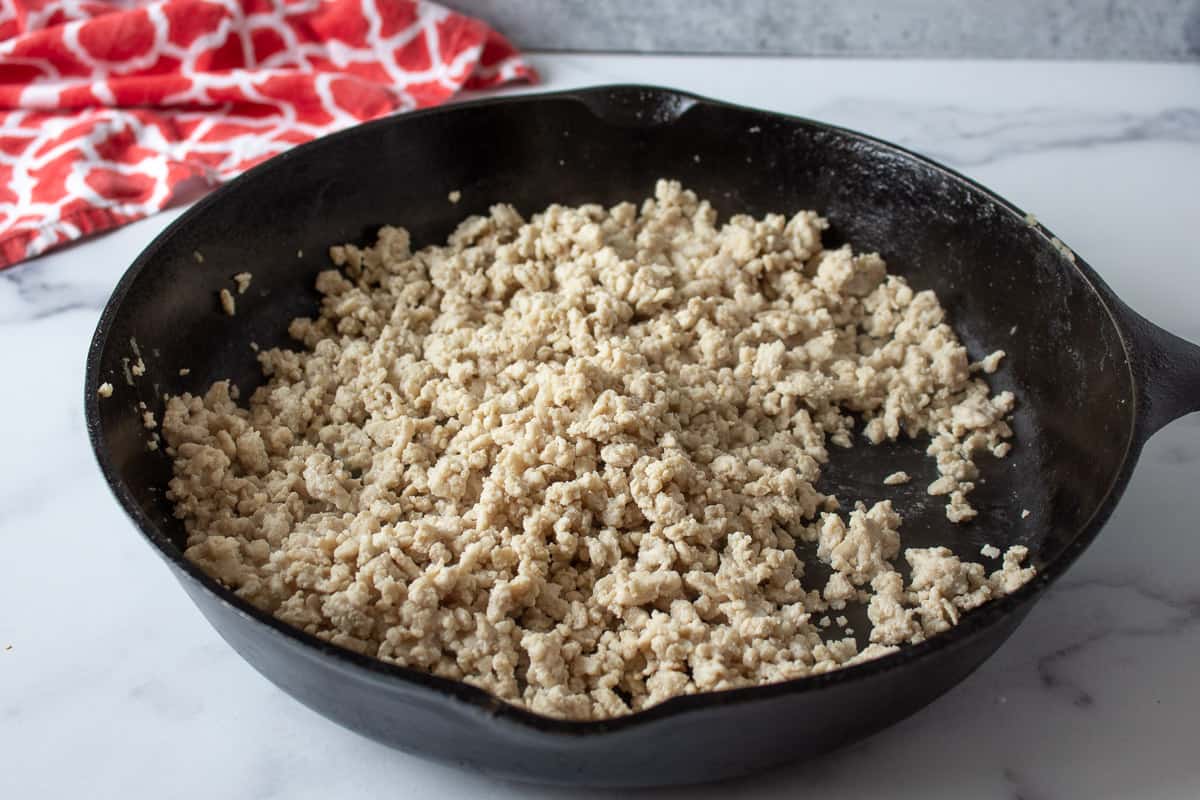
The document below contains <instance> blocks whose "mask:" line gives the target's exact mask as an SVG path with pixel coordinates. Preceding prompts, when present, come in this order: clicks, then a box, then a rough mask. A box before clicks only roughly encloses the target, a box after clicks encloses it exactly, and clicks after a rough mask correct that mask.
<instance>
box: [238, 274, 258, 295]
mask: <svg viewBox="0 0 1200 800" xmlns="http://www.w3.org/2000/svg"><path fill="white" fill-rule="evenodd" d="M253 280H254V276H253V275H252V274H251V273H249V272H239V273H238V274H237V275H234V276H233V282H234V283H235V284H236V285H237V293H238V294H245V293H246V290H247V289H249V288H250V282H251V281H253Z"/></svg>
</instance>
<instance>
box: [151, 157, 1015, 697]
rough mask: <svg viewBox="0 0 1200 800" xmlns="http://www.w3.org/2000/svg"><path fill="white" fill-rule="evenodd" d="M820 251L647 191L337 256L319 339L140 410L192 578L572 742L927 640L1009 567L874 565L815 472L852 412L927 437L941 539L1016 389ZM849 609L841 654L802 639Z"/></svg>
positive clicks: (863, 536)
mask: <svg viewBox="0 0 1200 800" xmlns="http://www.w3.org/2000/svg"><path fill="white" fill-rule="evenodd" d="M825 227H826V223H825V221H824V220H823V219H822V218H821V217H819V216H818V215H817V214H815V213H813V212H811V211H802V212H800V213H798V214H796V215H795V216H793V217H791V218H790V219H788V218H786V217H784V216H782V215H779V214H768V215H767V216H765V217H763V218H762V219H752V218H751V217H748V216H735V217H733V218H731V219H730V220H729V221H728V222H726V223H725V224H724V225H718V223H717V215H716V213H715V211H714V210H713V209H712V207H711V206H710V205H709V204H708V203H707V202H703V201H700V200H698V199H697V198H696V196H695V195H694V194H692V193H691V192H688V191H684V190H683V189H682V188H681V187H680V186H679V184H677V183H674V182H669V181H661V182H659V184H658V186H657V187H656V191H655V197H654V198H653V199H649V200H646V201H645V202H643V204H642V205H641V207H640V209H639V208H638V207H637V206H635V205H633V204H631V203H622V204H619V205H617V206H615V207H613V208H610V209H605V208H602V207H600V206H597V205H588V206H582V207H580V208H564V207H561V206H551V207H549V208H547V209H546V210H545V211H543V212H541V213H540V214H536V215H534V216H533V218H532V219H530V220H529V221H526V220H524V219H523V218H522V217H521V216H520V215H519V214H518V213H517V211H516V210H515V209H513V208H512V207H511V206H507V205H497V206H494V207H493V208H492V209H491V214H490V216H487V217H479V216H473V217H469V218H468V219H466V220H465V221H464V222H463V223H462V224H461V225H460V226H459V227H458V229H457V230H456V231H455V232H454V233H453V234H452V235H451V236H450V238H449V241H448V243H447V244H446V245H445V246H440V247H427V248H425V249H423V250H420V251H418V252H416V253H413V252H412V251H411V250H410V246H409V236H408V233H407V232H406V231H404V230H403V229H400V228H393V227H386V228H384V229H383V230H381V231H380V233H379V239H378V242H377V243H376V245H375V246H373V247H370V248H367V249H365V250H363V249H359V248H357V247H354V246H352V245H346V246H341V247H334V248H332V251H331V255H332V260H333V263H334V265H336V266H337V267H338V269H330V270H327V271H325V272H322V273H321V274H320V275H319V276H318V278H317V289H318V290H319V291H320V292H321V294H322V295H324V300H323V301H322V304H321V309H320V315H319V316H318V317H317V318H316V319H307V318H302V319H297V320H294V321H293V322H292V324H291V326H290V333H291V334H292V336H293V337H294V338H295V339H296V340H297V341H298V342H299V343H300V348H299V349H298V350H295V351H293V350H281V349H272V350H265V351H263V352H262V353H260V354H259V356H258V359H259V361H260V363H261V365H262V368H263V371H264V373H265V375H266V376H267V379H268V380H267V382H266V384H265V385H263V386H262V387H260V388H259V389H257V390H256V391H255V392H254V394H253V396H252V397H251V398H250V401H249V404H248V406H246V407H242V406H239V405H238V404H237V403H236V402H235V398H234V397H233V396H232V391H231V386H230V384H228V383H227V382H218V383H216V384H214V385H213V386H212V387H211V388H210V389H209V391H208V392H207V393H206V394H205V395H204V396H192V395H188V394H184V395H182V396H179V397H173V398H171V399H170V400H169V402H168V404H167V407H166V411H165V414H164V417H163V424H162V429H163V433H164V435H165V438H166V441H167V444H168V445H169V447H168V451H167V452H168V453H169V455H171V456H172V457H173V459H174V474H175V477H174V479H173V480H172V481H171V484H170V492H169V497H170V498H171V499H172V500H173V501H174V503H175V509H176V513H177V515H178V516H179V517H181V518H182V519H183V520H184V523H185V525H186V528H187V531H188V534H189V539H188V545H189V546H188V549H187V556H188V557H189V558H190V559H192V560H193V561H195V562H196V563H197V564H199V565H200V566H201V567H203V568H204V569H205V570H206V571H207V572H209V573H210V574H211V575H213V576H214V577H216V578H217V579H219V580H220V581H222V582H223V583H225V584H226V585H228V586H229V587H231V588H232V589H234V590H235V591H236V592H237V593H238V594H240V595H241V596H243V597H245V598H247V599H248V600H249V601H250V602H252V603H254V604H256V605H258V606H259V607H261V608H263V609H266V610H268V611H270V612H271V613H273V614H275V615H276V616H278V617H279V618H280V619H282V620H284V621H286V622H289V623H291V624H293V625H296V626H298V627H300V628H303V629H304V630H307V631H309V632H311V633H313V634H316V635H317V636H320V637H322V638H324V639H327V640H329V641H331V642H334V643H336V644H339V645H342V646H344V647H347V648H350V649H353V650H356V651H358V652H361V653H367V654H370V655H373V656H377V657H378V658H381V659H383V660H385V661H389V662H393V663H397V664H403V665H407V666H409V667H414V668H417V669H422V670H428V671H430V672H433V673H435V674H438V675H442V676H445V677H448V678H455V679H461V680H464V681H467V682H469V683H472V684H475V685H477V686H480V687H483V688H485V689H487V690H489V691H491V692H493V693H494V694H495V695H497V696H499V697H501V698H503V699H505V700H507V701H509V702H512V703H516V704H519V705H524V706H526V707H528V708H530V709H533V710H534V711H537V712H541V713H544V714H548V715H551V716H555V717H567V718H574V719H594V718H602V717H609V716H614V715H620V714H627V713H629V712H631V711H636V710H638V709H643V708H646V707H648V706H651V705H654V704H655V703H659V702H662V701H663V700H666V699H668V698H671V697H674V696H676V695H680V694H689V693H694V692H700V691H710V690H719V689H728V688H732V687H737V686H748V685H754V684H760V683H766V682H773V681H781V680H787V679H791V678H799V677H803V676H806V675H812V674H816V673H821V672H826V671H828V670H833V669H837V668H839V667H844V666H847V665H850V664H854V663H858V662H860V661H864V660H867V659H870V658H875V657H878V656H880V655H883V654H885V653H888V652H891V651H892V650H894V649H895V648H896V646H898V645H900V644H903V643H908V642H918V641H921V640H923V639H924V638H926V637H928V636H930V635H932V634H934V633H937V632H939V631H942V630H945V629H947V628H948V627H950V626H951V625H953V624H955V623H956V622H957V621H958V620H959V618H960V615H961V614H962V613H963V612H965V611H967V610H969V609H971V608H974V607H976V606H978V605H979V604H981V603H983V602H985V601H986V600H988V599H989V598H991V597H995V596H998V595H1002V594H1005V593H1007V592H1011V591H1013V590H1014V589H1016V588H1017V587H1018V586H1020V585H1021V584H1022V583H1023V582H1024V581H1026V580H1028V579H1029V578H1030V577H1031V576H1032V574H1033V571H1032V568H1025V567H1022V566H1021V564H1022V561H1023V559H1024V558H1025V556H1026V553H1025V551H1024V549H1023V548H1012V549H1011V550H1009V552H1008V553H1007V554H1006V555H1005V558H1004V562H1003V566H1002V568H1001V569H999V570H997V571H996V572H994V573H993V574H991V575H990V576H989V575H987V574H986V573H985V570H984V567H983V566H982V565H980V564H974V563H968V562H963V561H961V560H960V559H959V558H958V557H956V556H955V555H954V554H952V553H951V552H950V551H949V550H947V549H945V548H931V549H909V550H907V551H904V552H903V554H902V553H901V544H900V534H899V529H900V525H901V518H900V514H899V513H897V511H896V510H895V509H893V508H892V505H891V503H890V502H888V501H883V502H879V503H876V504H874V505H873V506H871V507H870V508H868V507H866V506H865V505H863V504H862V503H855V502H853V498H843V500H849V501H852V502H851V507H850V508H851V510H850V511H849V513H848V514H844V515H843V514H840V513H837V509H838V508H839V507H840V506H839V499H838V498H834V497H832V496H827V495H825V494H823V493H822V492H821V491H820V490H819V489H818V486H819V485H820V482H819V481H820V475H821V466H822V465H823V464H825V463H826V462H827V461H828V460H829V459H830V458H831V453H830V451H829V450H828V449H827V446H828V443H830V442H832V443H833V444H834V445H837V446H839V447H844V446H848V445H850V444H851V441H852V437H853V435H854V430H855V427H856V417H857V418H858V419H861V421H862V426H861V430H862V435H863V436H865V438H866V439H867V440H869V441H870V442H873V443H879V442H882V441H885V440H890V439H896V438H897V437H900V436H901V435H905V436H910V437H917V436H929V437H930V444H929V447H928V453H929V455H930V456H932V457H933V458H934V459H936V462H937V466H938V469H939V472H940V475H941V477H940V478H939V479H938V480H937V481H936V482H935V484H934V485H933V486H931V487H930V492H931V493H934V494H940V495H947V496H948V500H949V504H948V506H947V515H948V516H949V518H950V519H952V520H961V519H968V518H969V517H971V516H973V515H974V513H975V512H974V509H972V508H971V507H970V505H969V503H968V502H967V500H966V497H967V495H968V494H969V493H970V491H971V490H972V488H974V487H973V481H975V480H976V477H977V469H976V466H975V463H974V460H973V459H974V458H975V456H976V455H977V454H980V453H984V452H986V451H990V452H991V453H996V451H997V448H998V447H999V446H1000V445H1001V444H1002V440H1003V439H1005V438H1007V437H1009V436H1011V431H1010V429H1009V427H1008V425H1007V424H1006V423H1005V421H1004V420H1005V417H1006V416H1007V415H1008V414H1009V412H1010V411H1011V410H1012V407H1013V398H1012V396H1011V395H1010V394H1009V393H1007V392H1004V393H1000V394H998V395H992V394H991V392H990V391H989V388H988V386H987V384H986V383H985V382H984V381H983V380H982V379H980V378H978V377H974V376H972V375H971V371H970V362H969V360H968V358H967V353H966V350H965V349H964V348H963V346H962V345H961V344H960V343H959V341H958V338H957V337H956V336H955V334H954V332H953V331H952V330H951V329H950V328H949V327H948V326H947V325H946V324H945V323H944V321H943V317H944V315H943V311H942V308H941V307H940V306H939V304H938V301H937V298H936V297H935V296H934V294H933V293H932V292H928V291H924V292H915V291H913V290H912V289H911V288H909V286H908V285H907V284H906V283H905V282H904V280H903V279H901V278H898V277H896V276H892V275H888V274H887V272H886V270H885V267H884V262H883V260H882V259H881V258H880V257H879V256H878V255H876V254H873V253H866V254H855V253H854V252H852V251H851V249H850V248H849V247H841V248H838V249H834V250H825V249H823V248H822V245H821V231H822V230H823V229H824V228H825ZM832 457H834V458H836V454H833V455H832ZM988 457H992V456H990V455H989V456H988ZM935 490H936V491H935ZM798 550H799V551H800V552H808V553H812V552H814V551H815V555H816V557H818V558H819V559H820V560H821V561H823V562H825V563H826V564H828V565H829V566H830V567H831V568H832V570H833V573H832V577H830V578H829V579H828V581H827V582H826V584H825V585H824V586H820V585H812V582H811V581H810V582H806V581H805V571H804V565H803V562H802V561H801V558H800V557H799V556H798V555H797V551H798ZM901 555H903V558H904V560H905V561H906V562H907V563H908V564H909V565H910V570H911V577H910V578H909V580H908V582H907V584H906V583H905V579H904V577H903V576H902V574H901V572H900V571H897V568H896V566H895V563H896V561H897V559H899V558H900V557H901ZM849 604H866V606H867V613H868V616H869V618H870V620H871V622H872V623H873V625H874V628H873V630H872V631H871V633H870V642H871V643H872V644H870V645H869V646H867V647H865V648H864V649H862V650H860V649H859V646H858V644H857V643H856V641H855V639H854V638H853V637H850V636H845V635H844V634H841V633H839V634H834V633H833V631H832V630H826V629H825V627H824V626H828V625H829V621H828V616H827V613H826V612H828V611H829V610H835V611H840V610H841V609H843V608H846V607H847V605H849ZM839 617H840V615H839ZM818 618H819V619H820V622H817V621H816V620H817V619H818ZM844 624H845V623H844V622H842V621H841V620H840V618H839V625H844ZM839 637H841V638H839Z"/></svg>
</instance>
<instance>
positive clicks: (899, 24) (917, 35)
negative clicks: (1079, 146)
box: [441, 0, 1200, 61]
mask: <svg viewBox="0 0 1200 800" xmlns="http://www.w3.org/2000/svg"><path fill="white" fill-rule="evenodd" d="M441 1H442V2H443V3H444V4H445V5H449V6H451V7H453V8H456V9H459V10H461V11H465V12H467V13H470V14H474V15H476V16H479V17H482V18H483V19H485V20H487V21H488V22H490V23H492V24H493V25H495V26H496V27H498V28H499V29H500V30H501V31H503V32H504V33H505V34H507V35H508V36H509V37H511V38H512V39H513V40H514V41H515V42H516V43H517V44H518V45H520V46H522V47H524V48H527V49H530V50H577V51H596V50H615V51H626V52H628V51H633V52H660V53H739V54H764V55H766V54H773V55H822V56H828V55H833V56H906V57H931V58H972V57H976V58H1095V59H1136V60H1149V61H1194V60H1198V59H1200V0H958V2H955V0H866V1H865V2H864V1H863V0H842V1H841V2H839V1H838V0H818V1H817V2H813V0H742V1H741V2H739V1H738V0H441Z"/></svg>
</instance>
